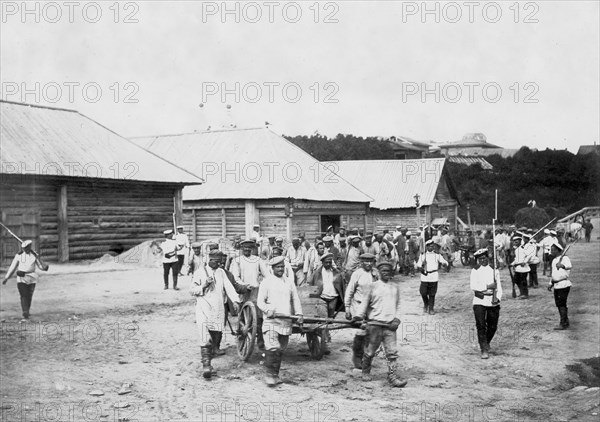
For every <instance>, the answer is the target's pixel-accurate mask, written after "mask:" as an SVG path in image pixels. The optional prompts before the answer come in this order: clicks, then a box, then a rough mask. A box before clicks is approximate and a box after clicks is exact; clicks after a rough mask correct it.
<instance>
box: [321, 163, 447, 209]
mask: <svg viewBox="0 0 600 422" xmlns="http://www.w3.org/2000/svg"><path fill="white" fill-rule="evenodd" d="M444 163H445V158H427V159H422V160H359V161H330V162H328V163H323V164H328V165H330V166H332V167H333V168H335V169H336V170H335V171H336V173H337V174H339V175H340V176H341V177H343V178H345V179H346V180H348V181H349V182H350V183H352V184H353V185H355V186H356V187H358V188H359V189H360V190H362V191H363V192H366V193H367V194H369V195H370V196H372V197H373V199H374V201H373V202H372V203H371V207H372V208H378V209H381V210H385V209H394V208H415V195H416V194H419V197H420V198H419V202H420V204H421V205H425V206H427V205H431V204H432V203H433V200H434V198H435V192H436V190H437V188H438V185H439V182H440V180H442V171H443V169H444Z"/></svg>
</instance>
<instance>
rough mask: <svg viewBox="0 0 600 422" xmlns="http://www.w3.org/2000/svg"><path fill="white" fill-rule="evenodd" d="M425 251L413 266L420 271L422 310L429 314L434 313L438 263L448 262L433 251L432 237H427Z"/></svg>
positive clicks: (444, 263) (444, 264)
mask: <svg viewBox="0 0 600 422" xmlns="http://www.w3.org/2000/svg"><path fill="white" fill-rule="evenodd" d="M425 247H426V249H427V250H426V252H425V253H424V254H423V255H421V257H420V258H419V260H418V261H417V263H416V264H415V267H416V268H417V269H420V271H421V286H420V287H419V293H420V294H421V298H423V312H424V313H429V315H435V311H434V310H433V307H434V305H435V295H436V293H437V289H438V280H439V273H438V270H439V268H440V264H442V265H443V266H447V265H448V262H447V261H446V260H445V259H444V258H442V256H441V255H440V254H439V253H436V252H435V245H434V243H433V239H429V240H428V241H427V242H426V244H425Z"/></svg>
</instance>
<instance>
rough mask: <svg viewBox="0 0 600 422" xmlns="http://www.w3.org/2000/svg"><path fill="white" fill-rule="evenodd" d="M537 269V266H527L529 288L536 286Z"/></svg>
mask: <svg viewBox="0 0 600 422" xmlns="http://www.w3.org/2000/svg"><path fill="white" fill-rule="evenodd" d="M537 267H538V264H529V268H531V271H529V287H537V286H538V275H537Z"/></svg>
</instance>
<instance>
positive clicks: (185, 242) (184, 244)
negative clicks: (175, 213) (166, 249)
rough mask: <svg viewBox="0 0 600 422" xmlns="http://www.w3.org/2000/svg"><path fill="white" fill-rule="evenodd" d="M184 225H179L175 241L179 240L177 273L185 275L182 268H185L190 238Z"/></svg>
mask: <svg viewBox="0 0 600 422" xmlns="http://www.w3.org/2000/svg"><path fill="white" fill-rule="evenodd" d="M183 229H184V227H183V226H177V234H176V235H175V242H177V266H178V267H179V268H178V269H177V273H178V274H179V275H181V276H182V275H183V274H182V273H181V270H182V269H183V264H184V263H185V255H186V253H187V252H188V249H189V248H190V239H189V238H188V235H187V234H185V233H184V232H183Z"/></svg>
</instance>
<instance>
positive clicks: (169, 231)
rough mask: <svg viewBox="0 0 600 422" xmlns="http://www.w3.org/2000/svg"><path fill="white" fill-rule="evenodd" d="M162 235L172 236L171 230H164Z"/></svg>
mask: <svg viewBox="0 0 600 422" xmlns="http://www.w3.org/2000/svg"><path fill="white" fill-rule="evenodd" d="M163 234H173V230H171V229H168V230H165V231H163Z"/></svg>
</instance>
